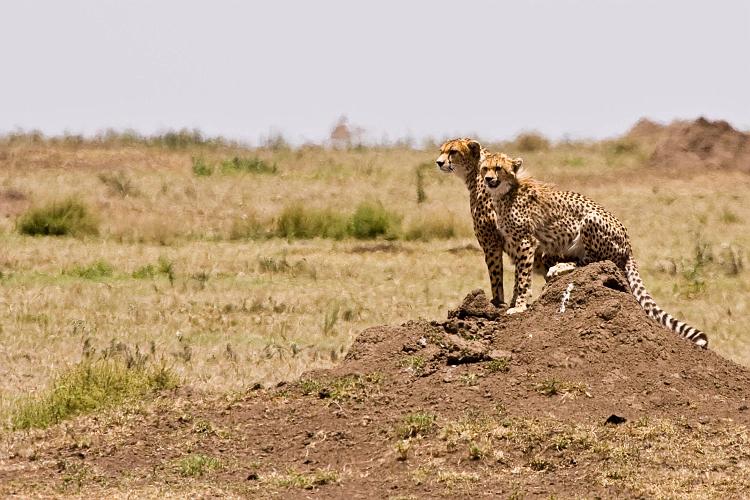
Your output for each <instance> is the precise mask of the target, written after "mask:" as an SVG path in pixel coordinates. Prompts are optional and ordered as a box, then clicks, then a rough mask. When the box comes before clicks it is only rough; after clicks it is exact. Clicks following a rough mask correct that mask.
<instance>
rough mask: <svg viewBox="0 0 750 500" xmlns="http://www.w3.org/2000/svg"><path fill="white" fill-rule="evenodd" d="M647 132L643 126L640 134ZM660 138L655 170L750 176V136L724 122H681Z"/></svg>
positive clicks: (705, 120)
mask: <svg viewBox="0 0 750 500" xmlns="http://www.w3.org/2000/svg"><path fill="white" fill-rule="evenodd" d="M640 123H641V122H639V124H640ZM636 127H638V125H636ZM646 128H648V127H647V126H645V125H644V126H643V127H640V129H642V130H640V131H641V132H643V133H645V132H644V131H645V129H646ZM658 135H659V140H658V142H657V144H656V148H655V149H654V152H653V154H652V155H651V158H650V160H649V162H650V164H651V165H653V166H665V167H678V168H708V169H734V170H740V171H744V172H750V135H748V134H745V133H742V132H740V131H738V130H735V129H734V128H732V126H731V125H729V123H727V122H725V121H721V120H719V121H714V122H712V121H709V120H707V119H705V118H702V117H701V118H698V119H697V120H695V121H693V122H681V121H678V122H674V123H672V124H670V125H669V126H667V127H666V128H665V129H664V130H662V131H661V132H659V134H658Z"/></svg>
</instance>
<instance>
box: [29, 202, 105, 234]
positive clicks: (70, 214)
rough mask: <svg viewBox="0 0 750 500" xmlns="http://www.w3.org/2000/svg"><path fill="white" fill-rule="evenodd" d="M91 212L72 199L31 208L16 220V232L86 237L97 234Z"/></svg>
mask: <svg viewBox="0 0 750 500" xmlns="http://www.w3.org/2000/svg"><path fill="white" fill-rule="evenodd" d="M98 226H99V223H98V220H97V218H96V217H95V216H94V215H93V214H92V212H91V210H90V209H89V208H88V207H87V206H86V205H84V204H83V203H81V202H80V201H77V200H76V199H74V198H68V199H67V200H64V201H60V202H53V203H50V204H47V205H44V206H42V207H39V208H32V209H31V210H29V211H28V212H26V213H25V214H23V215H22V216H21V217H20V218H19V219H18V225H17V227H18V231H19V232H20V233H21V234H27V235H30V236H67V235H71V236H86V235H95V234H98V233H99V227H98Z"/></svg>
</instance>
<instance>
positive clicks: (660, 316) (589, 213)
mask: <svg viewBox="0 0 750 500" xmlns="http://www.w3.org/2000/svg"><path fill="white" fill-rule="evenodd" d="M522 165H523V160H521V159H520V158H516V159H511V158H509V157H508V156H506V155H503V154H488V155H486V156H485V157H483V158H482V163H481V166H480V175H481V177H482V178H483V181H484V182H485V185H486V186H487V188H488V191H489V192H490V194H491V196H492V198H493V200H494V202H495V209H496V211H497V221H498V229H499V231H500V233H501V236H502V238H503V240H504V241H505V247H504V249H505V251H506V252H507V253H508V255H510V257H511V258H512V259H513V261H514V262H515V265H516V294H517V300H516V302H515V303H514V304H511V305H512V306H513V307H512V308H511V309H510V310H509V311H508V312H509V313H514V312H520V311H523V310H524V309H525V308H526V306H527V301H528V300H529V299H530V297H531V269H532V267H533V265H534V255H535V254H536V253H537V252H540V251H541V252H545V253H548V254H554V255H559V256H561V258H563V259H565V260H569V261H572V262H574V263H576V264H578V265H586V264H589V263H592V262H598V261H602V260H611V261H612V262H614V263H615V264H616V265H617V266H618V267H619V268H620V269H621V270H622V271H623V272H624V273H625V276H626V277H627V280H628V284H629V285H630V290H631V292H632V293H633V295H634V296H635V298H636V299H637V300H638V303H639V304H640V305H641V307H642V308H643V309H644V310H645V311H646V313H647V314H648V315H649V316H650V317H651V318H652V319H654V320H656V321H658V322H659V323H661V324H662V325H663V326H665V327H666V328H668V329H670V330H672V331H674V332H675V333H677V334H679V335H681V336H683V337H685V338H687V339H689V340H691V341H693V342H694V343H695V344H696V345H699V346H701V347H707V345H708V338H707V337H706V334H705V333H703V332H701V331H700V330H698V329H696V328H693V327H692V326H689V325H687V324H686V323H683V322H681V321H678V320H677V319H675V318H674V317H672V316H671V315H669V314H668V313H666V312H665V311H663V310H662V309H661V308H660V307H658V306H657V305H656V303H655V302H654V300H653V299H652V298H651V295H650V294H649V293H648V291H646V288H645V287H644V286H643V281H642V280H641V277H640V273H639V272H638V265H637V263H636V261H635V259H634V258H633V251H632V248H631V246H630V239H629V238H628V235H627V231H626V229H625V227H624V226H623V225H622V223H621V222H620V221H619V220H617V218H616V217H615V216H613V215H612V214H610V213H609V212H608V211H607V210H605V209H604V208H602V207H601V206H599V205H598V204H597V203H595V202H593V201H591V200H590V199H588V198H586V197H585V196H583V195H580V194H578V193H573V192H569V191H558V190H557V189H555V188H553V187H552V186H550V185H547V184H543V183H540V182H538V181H535V180H534V179H531V178H529V177H528V176H527V175H526V174H525V172H524V170H523V168H522Z"/></svg>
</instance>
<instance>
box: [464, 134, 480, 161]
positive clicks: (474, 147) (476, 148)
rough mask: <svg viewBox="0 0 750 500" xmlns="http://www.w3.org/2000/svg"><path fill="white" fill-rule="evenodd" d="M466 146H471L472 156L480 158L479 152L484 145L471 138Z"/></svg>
mask: <svg viewBox="0 0 750 500" xmlns="http://www.w3.org/2000/svg"><path fill="white" fill-rule="evenodd" d="M466 147H468V148H469V153H471V156H472V157H474V158H476V159H477V160H478V159H479V152H480V150H481V149H482V146H480V145H479V143H478V142H477V141H475V140H474V139H472V140H470V141H469V142H468V143H466Z"/></svg>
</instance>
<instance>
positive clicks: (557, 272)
mask: <svg viewBox="0 0 750 500" xmlns="http://www.w3.org/2000/svg"><path fill="white" fill-rule="evenodd" d="M575 268H576V265H575V264H574V263H572V262H561V263H559V264H556V265H554V266H552V267H550V268H549V271H547V280H548V281H549V280H550V279H552V278H556V277H558V276H562V275H563V274H568V273H569V272H572V271H573V270H574V269H575Z"/></svg>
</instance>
